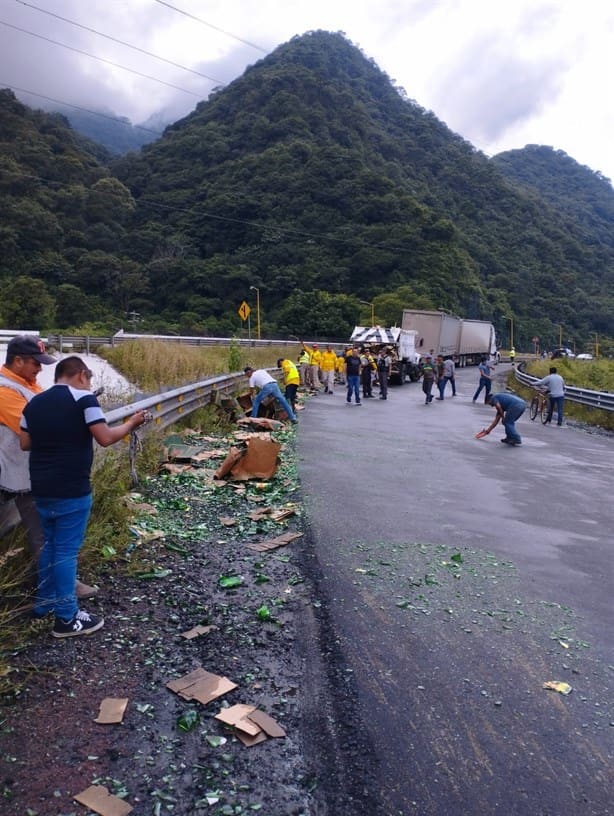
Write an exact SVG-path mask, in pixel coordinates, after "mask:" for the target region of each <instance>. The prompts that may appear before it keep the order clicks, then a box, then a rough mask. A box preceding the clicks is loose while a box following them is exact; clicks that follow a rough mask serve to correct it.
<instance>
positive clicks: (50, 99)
mask: <svg viewBox="0 0 614 816" xmlns="http://www.w3.org/2000/svg"><path fill="white" fill-rule="evenodd" d="M0 84H1V85H2V86H3V87H4V88H10V89H11V90H12V91H19V93H25V94H30V96H38V97H40V98H41V99H46V100H47V101H48V102H55V103H56V104H57V105H66V106H68V107H69V108H75V110H80V111H83V112H84V113H92V114H94V116H100V117H102V118H103V119H110V120H111V121H112V122H119V124H120V125H124V126H125V127H131V128H134V129H135V130H144V131H145V132H146V133H153V134H154V136H162V131H161V130H151V129H150V128H146V127H144V126H143V125H133V124H132V122H126V121H124V120H123V119H120V118H119V117H118V116H109V115H108V114H106V113H101V112H100V111H94V110H90V109H89V108H82V107H81V106H80V105H73V103H72V102H65V101H64V100H63V99H54V98H53V97H52V96H45V94H41V93H36V91H29V90H28V89H27V88H19V87H18V86H17V85H12V84H11V83H6V82H3V81H2V80H0Z"/></svg>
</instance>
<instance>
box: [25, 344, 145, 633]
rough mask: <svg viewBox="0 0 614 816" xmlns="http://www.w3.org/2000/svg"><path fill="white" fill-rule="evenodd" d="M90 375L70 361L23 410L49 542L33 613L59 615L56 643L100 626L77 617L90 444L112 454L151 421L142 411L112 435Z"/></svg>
mask: <svg viewBox="0 0 614 816" xmlns="http://www.w3.org/2000/svg"><path fill="white" fill-rule="evenodd" d="M91 380H92V372H91V371H90V370H89V369H88V367H87V366H86V365H85V363H84V362H83V360H81V358H80V357H74V356H71V357H66V358H65V359H64V360H62V361H61V362H59V363H58V365H57V366H56V370H55V385H54V386H53V387H52V388H50V389H49V390H47V391H44V392H43V393H42V394H37V395H36V396H35V397H33V398H32V399H31V400H30V402H29V403H28V404H27V405H26V407H25V408H24V411H23V415H22V418H21V425H20V445H21V449H22V450H29V451H30V480H31V482H32V495H33V496H34V502H35V504H36V510H37V512H38V515H39V518H40V520H41V524H42V527H43V533H44V536H45V542H44V544H43V549H42V552H41V555H40V559H39V562H38V590H37V600H36V605H35V607H34V612H35V613H36V614H37V615H39V616H43V615H45V614H46V613H47V612H53V613H54V614H55V623H54V626H53V632H52V634H53V636H54V637H57V638H65V637H74V636H75V635H88V634H91V633H92V632H96V631H97V630H98V629H101V628H102V626H103V625H104V620H103V618H100V617H98V616H96V615H90V613H89V612H86V611H85V610H84V609H79V606H78V604H77V598H76V595H75V579H76V575H77V555H78V553H79V550H80V549H81V545H82V543H83V537H84V535H85V528H86V527H87V522H88V518H89V514H90V509H91V506H92V487H91V484H90V471H91V468H92V461H93V457H94V451H93V439H95V440H96V441H97V442H98V444H99V445H102V446H103V447H107V446H108V445H112V444H113V443H114V442H118V441H119V440H120V439H122V438H123V437H124V436H126V434H129V433H130V432H131V431H133V430H134V429H135V428H138V427H139V426H140V425H142V424H143V423H144V422H146V421H147V419H148V414H147V412H146V411H138V412H137V413H136V414H134V416H132V417H130V418H129V419H127V420H126V421H125V422H123V423H122V424H121V425H118V426H116V427H113V428H109V426H108V425H107V422H106V420H105V418H104V415H103V413H102V410H101V408H100V406H99V405H98V400H97V399H96V397H95V396H94V395H93V394H92V393H91V390H90V386H91Z"/></svg>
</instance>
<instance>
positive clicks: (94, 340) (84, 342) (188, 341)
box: [45, 334, 338, 354]
mask: <svg viewBox="0 0 614 816" xmlns="http://www.w3.org/2000/svg"><path fill="white" fill-rule="evenodd" d="M134 340H156V341H160V342H164V343H179V344H180V345H184V346H229V345H230V344H231V343H237V344H238V345H240V346H248V347H249V348H268V347H269V346H291V347H294V348H295V347H298V346H300V345H301V344H300V342H299V341H298V340H287V339H285V340H284V339H282V340H254V339H253V338H252V339H244V338H236V337H174V336H172V335H156V334H147V335H143V334H115V335H112V336H109V337H94V336H91V335H84V334H75V335H68V334H66V335H64V334H48V335H47V336H46V337H45V342H46V343H47V345H49V346H53V347H54V348H57V349H58V351H59V352H60V353H63V352H66V351H69V352H73V351H83V352H84V353H85V354H90V353H91V351H92V349H95V348H97V347H98V346H111V347H114V346H118V345H120V344H121V343H129V342H131V341H134ZM316 342H318V341H316ZM335 345H338V344H335Z"/></svg>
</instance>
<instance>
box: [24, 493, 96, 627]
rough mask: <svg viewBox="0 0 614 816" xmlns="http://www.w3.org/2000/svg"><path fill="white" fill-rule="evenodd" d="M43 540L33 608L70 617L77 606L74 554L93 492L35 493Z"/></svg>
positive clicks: (90, 507)
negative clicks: (55, 496)
mask: <svg viewBox="0 0 614 816" xmlns="http://www.w3.org/2000/svg"><path fill="white" fill-rule="evenodd" d="M34 501H35V502H36V509H37V511H38V515H39V517H40V520H41V524H42V527H43V533H44V534H45V543H44V544H43V549H42V552H41V555H40V559H39V562H38V590H37V597H36V604H35V606H34V611H35V612H36V613H37V614H41V615H42V614H45V613H47V612H55V614H56V615H57V616H58V617H60V618H64V619H65V620H69V619H70V618H72V617H73V615H75V614H76V612H77V610H78V608H79V607H78V605H77V598H76V596H75V581H76V580H77V555H78V554H79V550H80V549H81V545H82V544H83V537H84V535H85V528H86V527H87V521H88V519H89V517H90V510H91V509H92V494H91V493H88V495H87V496H80V497H79V498H78V499H51V498H44V497H43V498H41V497H40V496H35V497H34Z"/></svg>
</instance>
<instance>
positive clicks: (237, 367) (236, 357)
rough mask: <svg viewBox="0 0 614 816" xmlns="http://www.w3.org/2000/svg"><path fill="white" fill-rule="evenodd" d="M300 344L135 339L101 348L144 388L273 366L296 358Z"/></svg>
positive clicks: (122, 370) (123, 371)
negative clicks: (252, 345) (203, 343)
mask: <svg viewBox="0 0 614 816" xmlns="http://www.w3.org/2000/svg"><path fill="white" fill-rule="evenodd" d="M298 352H299V349H298V347H288V346H281V345H280V346H268V347H266V348H246V347H244V346H239V345H236V344H231V345H230V346H184V345H181V344H180V343H165V342H164V341H163V340H147V341H146V340H134V341H131V342H127V343H122V344H121V345H119V346H115V347H114V348H110V347H108V346H107V347H105V348H103V349H100V350H99V353H100V355H101V356H103V357H104V358H105V359H106V360H108V361H109V362H110V363H111V364H112V365H113V366H114V367H115V368H116V369H117V370H118V371H121V373H122V374H123V375H124V376H125V377H126V378H127V379H128V380H130V382H132V383H134V385H136V386H137V387H138V388H139V389H140V390H142V391H158V390H161V389H163V388H169V387H173V386H179V385H185V384H187V383H191V382H198V381H199V380H204V379H206V378H207V377H214V376H216V375H217V374H231V373H236V372H237V371H242V370H243V368H244V367H245V366H246V365H247V364H248V363H249V364H250V365H252V366H254V368H274V367H275V365H276V364H277V360H278V359H279V358H280V357H289V358H290V359H296V357H297V356H298Z"/></svg>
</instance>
